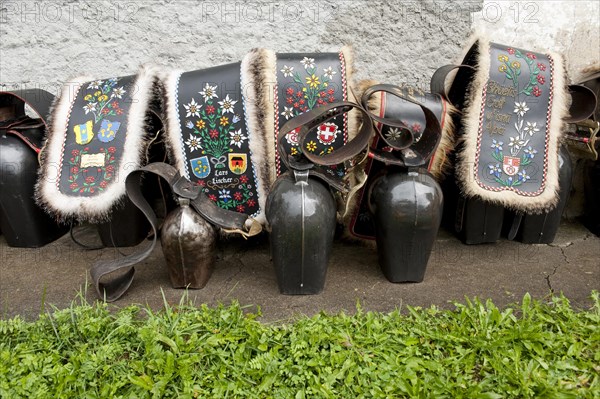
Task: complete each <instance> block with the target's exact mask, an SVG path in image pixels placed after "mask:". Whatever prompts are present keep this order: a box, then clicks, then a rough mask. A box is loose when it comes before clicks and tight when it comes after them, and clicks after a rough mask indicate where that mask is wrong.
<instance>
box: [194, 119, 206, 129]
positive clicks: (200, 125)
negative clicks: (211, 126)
mask: <svg viewBox="0 0 600 399" xmlns="http://www.w3.org/2000/svg"><path fill="white" fill-rule="evenodd" d="M196 127H197V128H198V129H204V128H205V127H206V122H204V121H203V120H202V119H199V120H198V121H197V122H196Z"/></svg>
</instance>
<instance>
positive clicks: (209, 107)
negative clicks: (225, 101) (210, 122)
mask: <svg viewBox="0 0 600 399" xmlns="http://www.w3.org/2000/svg"><path fill="white" fill-rule="evenodd" d="M205 109H206V113H207V114H208V115H212V114H214V113H215V107H213V106H212V105H207V106H206V108H205Z"/></svg>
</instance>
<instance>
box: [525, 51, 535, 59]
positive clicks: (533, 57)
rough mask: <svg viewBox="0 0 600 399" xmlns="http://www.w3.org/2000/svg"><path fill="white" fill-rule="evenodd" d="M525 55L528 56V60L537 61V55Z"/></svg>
mask: <svg viewBox="0 0 600 399" xmlns="http://www.w3.org/2000/svg"><path fill="white" fill-rule="evenodd" d="M525 55H526V56H527V58H529V59H530V60H535V59H536V56H535V54H532V53H527V54H525Z"/></svg>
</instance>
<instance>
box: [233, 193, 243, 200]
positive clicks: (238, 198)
mask: <svg viewBox="0 0 600 399" xmlns="http://www.w3.org/2000/svg"><path fill="white" fill-rule="evenodd" d="M233 199H234V200H236V201H241V200H242V193H240V192H239V191H236V192H235V193H233Z"/></svg>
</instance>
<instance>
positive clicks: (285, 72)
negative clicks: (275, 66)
mask: <svg viewBox="0 0 600 399" xmlns="http://www.w3.org/2000/svg"><path fill="white" fill-rule="evenodd" d="M281 73H283V76H285V77H286V78H289V77H290V76H292V73H294V67H290V66H287V65H284V66H283V69H282V70H281ZM288 90H292V91H293V90H294V89H288Z"/></svg>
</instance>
